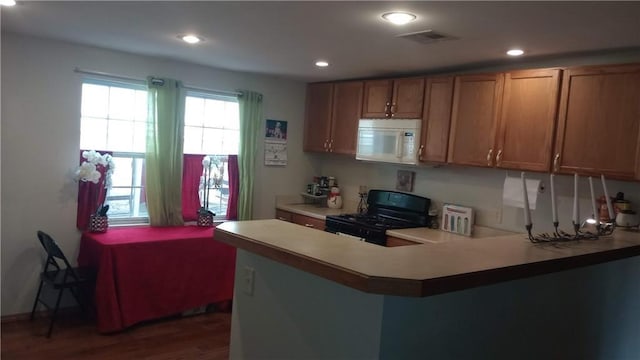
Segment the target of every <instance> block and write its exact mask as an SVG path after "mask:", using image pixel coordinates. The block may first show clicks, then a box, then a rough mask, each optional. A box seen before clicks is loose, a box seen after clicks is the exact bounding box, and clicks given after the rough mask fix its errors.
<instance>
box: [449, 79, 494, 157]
mask: <svg viewBox="0 0 640 360" xmlns="http://www.w3.org/2000/svg"><path fill="white" fill-rule="evenodd" d="M503 82H504V76H503V75H502V74H486V75H463V76H458V77H456V80H455V89H454V97H453V109H452V114H451V133H450V136H449V153H448V162H450V163H453V164H460V165H474V166H493V161H492V159H493V156H494V155H493V154H494V150H495V149H494V144H495V133H496V129H497V123H498V115H499V109H500V105H501V100H502V88H503Z"/></svg>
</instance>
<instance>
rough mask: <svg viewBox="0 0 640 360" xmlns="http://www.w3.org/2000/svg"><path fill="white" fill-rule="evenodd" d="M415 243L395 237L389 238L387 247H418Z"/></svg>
mask: <svg viewBox="0 0 640 360" xmlns="http://www.w3.org/2000/svg"><path fill="white" fill-rule="evenodd" d="M418 244H420V243H417V242H415V241H411V240H405V239H400V238H397V237H393V236H387V247H395V246H407V245H418Z"/></svg>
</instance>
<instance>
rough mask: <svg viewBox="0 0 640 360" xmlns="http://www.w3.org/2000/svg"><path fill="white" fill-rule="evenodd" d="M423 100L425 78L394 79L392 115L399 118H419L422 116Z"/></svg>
mask: <svg viewBox="0 0 640 360" xmlns="http://www.w3.org/2000/svg"><path fill="white" fill-rule="evenodd" d="M423 100H424V78H409V79H398V80H394V81H393V97H392V100H391V108H390V111H391V116H392V117H394V118H399V119H419V118H421V117H422V107H423Z"/></svg>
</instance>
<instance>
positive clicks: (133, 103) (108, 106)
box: [80, 78, 148, 223]
mask: <svg viewBox="0 0 640 360" xmlns="http://www.w3.org/2000/svg"><path fill="white" fill-rule="evenodd" d="M146 131H147V90H146V86H145V85H144V84H142V83H139V84H136V83H125V82H120V81H111V80H102V79H89V78H86V79H84V81H83V84H82V102H81V119H80V148H81V149H83V150H98V151H111V152H112V153H113V159H114V162H115V167H116V170H115V172H114V174H113V178H112V181H113V186H112V187H111V189H110V190H109V193H108V194H107V201H106V202H107V203H108V204H109V218H110V219H111V221H112V222H115V223H118V222H126V223H135V222H147V221H148V220H147V219H148V213H147V208H146V198H145V195H144V188H143V184H144V177H143V176H144V175H143V173H144V157H145V155H144V153H145V146H146V136H147V134H146Z"/></svg>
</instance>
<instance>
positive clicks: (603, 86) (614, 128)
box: [553, 64, 640, 180]
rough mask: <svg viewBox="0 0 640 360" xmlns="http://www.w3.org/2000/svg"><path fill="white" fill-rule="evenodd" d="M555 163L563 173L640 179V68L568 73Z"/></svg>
mask: <svg viewBox="0 0 640 360" xmlns="http://www.w3.org/2000/svg"><path fill="white" fill-rule="evenodd" d="M554 159H555V162H554V164H553V168H554V171H557V172H560V173H574V172H577V173H580V174H584V175H596V176H598V175H600V174H604V175H605V176H607V177H610V178H616V179H621V180H632V179H640V64H631V65H609V66H591V67H580V68H570V69H568V70H566V71H565V73H564V76H563V80H562V91H561V98H560V109H559V117H558V129H557V136H556V143H555V154H554Z"/></svg>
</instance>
